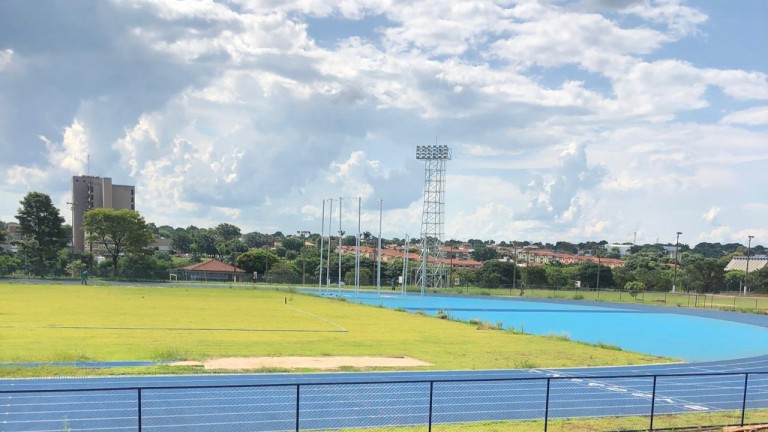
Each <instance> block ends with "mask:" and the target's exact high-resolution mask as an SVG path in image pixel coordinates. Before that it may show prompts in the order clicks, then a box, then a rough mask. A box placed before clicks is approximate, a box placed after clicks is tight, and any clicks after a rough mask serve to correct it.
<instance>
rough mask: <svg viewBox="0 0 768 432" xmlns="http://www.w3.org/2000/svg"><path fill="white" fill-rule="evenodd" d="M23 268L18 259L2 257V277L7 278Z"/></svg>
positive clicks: (0, 268)
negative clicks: (6, 276)
mask: <svg viewBox="0 0 768 432" xmlns="http://www.w3.org/2000/svg"><path fill="white" fill-rule="evenodd" d="M20 268H21V262H20V261H19V260H18V259H16V257H12V256H7V255H0V276H5V275H8V274H11V273H13V272H15V271H16V270H18V269H20Z"/></svg>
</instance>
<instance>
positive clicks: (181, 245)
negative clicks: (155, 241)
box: [171, 228, 192, 254]
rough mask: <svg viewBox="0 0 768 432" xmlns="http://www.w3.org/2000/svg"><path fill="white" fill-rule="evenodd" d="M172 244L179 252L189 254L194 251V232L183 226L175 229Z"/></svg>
mask: <svg viewBox="0 0 768 432" xmlns="http://www.w3.org/2000/svg"><path fill="white" fill-rule="evenodd" d="M171 245H172V246H173V249H174V250H175V251H177V252H179V253H183V254H188V253H190V252H192V234H190V233H189V232H187V230H185V229H183V228H180V229H178V230H175V231H174V232H173V234H172V235H171Z"/></svg>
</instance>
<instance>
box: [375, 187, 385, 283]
mask: <svg viewBox="0 0 768 432" xmlns="http://www.w3.org/2000/svg"><path fill="white" fill-rule="evenodd" d="M383 209H384V200H383V199H380V200H379V247H378V251H377V252H378V253H377V254H376V263H377V267H376V294H381V216H382V213H383Z"/></svg>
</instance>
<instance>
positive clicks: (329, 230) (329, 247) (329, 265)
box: [325, 198, 333, 291]
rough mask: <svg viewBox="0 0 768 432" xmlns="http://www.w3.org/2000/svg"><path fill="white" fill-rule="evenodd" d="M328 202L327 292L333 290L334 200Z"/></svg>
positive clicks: (330, 199)
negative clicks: (332, 228) (332, 242)
mask: <svg viewBox="0 0 768 432" xmlns="http://www.w3.org/2000/svg"><path fill="white" fill-rule="evenodd" d="M328 202H329V204H330V205H329V209H328V263H326V270H325V289H326V291H330V290H331V232H332V231H331V227H332V225H333V198H329V199H328Z"/></svg>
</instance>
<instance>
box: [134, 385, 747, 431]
mask: <svg viewBox="0 0 768 432" xmlns="http://www.w3.org/2000/svg"><path fill="white" fill-rule="evenodd" d="M136 407H137V408H136V409H137V410H138V416H137V417H136V419H137V420H138V421H139V432H141V387H139V388H137V389H136ZM742 417H743V416H742ZM742 423H743V422H742Z"/></svg>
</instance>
